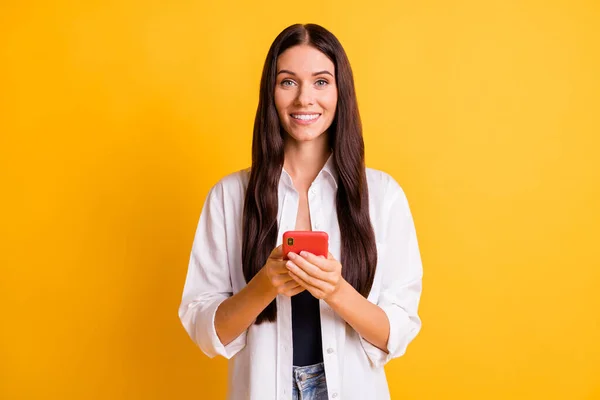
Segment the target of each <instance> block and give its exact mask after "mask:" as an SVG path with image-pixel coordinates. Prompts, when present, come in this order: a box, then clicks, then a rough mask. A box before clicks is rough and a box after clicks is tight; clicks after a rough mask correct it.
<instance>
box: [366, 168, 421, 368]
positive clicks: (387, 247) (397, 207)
mask: <svg viewBox="0 0 600 400" xmlns="http://www.w3.org/2000/svg"><path fill="white" fill-rule="evenodd" d="M387 194H388V195H387V196H385V198H388V199H390V201H389V202H388V201H386V203H385V205H386V206H387V207H386V212H385V213H384V214H382V216H383V218H384V219H386V220H387V223H386V224H387V226H386V227H385V228H384V235H383V238H382V242H383V245H382V246H381V247H382V250H381V251H380V253H379V254H378V255H377V256H378V268H380V267H381V268H383V271H382V272H383V274H382V277H381V278H382V279H381V290H380V293H379V298H378V300H377V305H378V306H379V307H381V309H382V310H383V311H384V312H385V314H386V315H387V317H388V320H389V322H390V336H389V339H388V343H387V350H388V353H386V352H384V351H382V350H380V349H379V348H377V347H376V346H374V345H373V344H371V343H369V342H368V341H366V340H365V339H364V338H362V337H361V338H360V340H361V343H362V346H363V349H364V350H365V352H366V353H367V356H368V357H369V359H370V361H371V362H372V363H373V365H374V366H377V367H381V366H384V365H385V364H387V363H388V362H389V361H390V360H392V359H393V358H397V357H400V356H402V355H403V354H404V353H405V352H406V348H407V347H408V345H409V343H410V342H411V341H412V340H413V339H414V338H415V337H416V336H417V334H418V333H419V331H420V329H421V319H420V318H419V316H418V313H417V309H418V306H419V301H420V297H421V288H422V277H423V267H422V264H421V256H420V252H419V245H418V242H417V234H416V231H415V226H414V222H413V218H412V214H411V212H410V208H409V205H408V201H407V199H406V196H405V194H404V192H403V190H402V189H401V188H400V186H399V185H398V183H397V182H396V181H395V180H393V179H392V178H391V177H390V184H389V186H388V190H387Z"/></svg>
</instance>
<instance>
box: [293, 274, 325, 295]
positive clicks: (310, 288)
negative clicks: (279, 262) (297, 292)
mask: <svg viewBox="0 0 600 400" xmlns="http://www.w3.org/2000/svg"><path fill="white" fill-rule="evenodd" d="M290 276H291V277H292V279H294V280H295V281H296V282H298V284H299V285H300V286H302V287H303V288H304V289H306V290H308V291H309V292H310V293H311V294H312V295H313V296H315V297H317V298H322V297H323V293H324V292H323V291H322V290H320V289H319V288H317V287H314V286H312V285H310V284H309V283H307V282H306V281H304V280H303V279H302V278H300V277H299V276H298V275H296V274H294V273H293V272H291V271H290Z"/></svg>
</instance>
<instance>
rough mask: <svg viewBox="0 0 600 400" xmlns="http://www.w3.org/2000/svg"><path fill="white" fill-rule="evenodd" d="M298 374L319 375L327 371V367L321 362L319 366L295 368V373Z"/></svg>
mask: <svg viewBox="0 0 600 400" xmlns="http://www.w3.org/2000/svg"><path fill="white" fill-rule="evenodd" d="M296 371H297V372H298V373H302V374H318V373H321V372H323V371H325V365H324V364H323V363H322V362H320V363H318V364H313V365H305V366H302V367H298V366H295V365H294V366H293V372H296Z"/></svg>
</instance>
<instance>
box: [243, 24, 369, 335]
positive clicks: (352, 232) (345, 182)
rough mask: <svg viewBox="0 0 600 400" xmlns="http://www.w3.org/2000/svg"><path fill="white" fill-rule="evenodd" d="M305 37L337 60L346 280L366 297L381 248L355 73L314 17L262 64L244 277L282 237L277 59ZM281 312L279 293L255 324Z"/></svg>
mask: <svg viewBox="0 0 600 400" xmlns="http://www.w3.org/2000/svg"><path fill="white" fill-rule="evenodd" d="M299 44H308V45H310V46H313V47H314V48H316V49H317V50H319V51H321V52H322V53H323V54H325V55H326V56H327V57H329V59H331V61H332V62H333V64H334V66H335V78H336V82H337V89H338V102H337V108H336V115H335V117H334V119H333V122H332V124H331V126H330V128H329V146H330V147H331V148H332V149H333V158H334V164H335V168H336V170H337V173H338V189H337V197H336V208H337V215H338V223H339V227H340V234H341V258H342V259H341V260H340V262H341V263H342V265H343V268H342V276H343V277H344V279H346V281H348V282H349V283H350V284H351V285H352V286H353V287H354V288H355V289H356V290H357V291H358V292H359V293H360V294H362V295H363V296H364V297H367V296H368V294H369V292H370V290H371V286H372V285H373V277H374V276H375V268H376V266H377V248H376V245H375V233H374V231H373V227H372V225H371V219H370V217H369V195H368V188H367V177H366V171H365V161H364V142H363V137H362V125H361V122H360V115H359V113H358V105H357V101H356V92H355V89H354V78H353V75H352V69H351V68H350V62H349V61H348V57H347V56H346V53H345V51H344V49H343V48H342V45H341V44H340V42H339V41H338V39H337V38H336V37H335V36H334V35H333V34H332V33H331V32H329V31H328V30H326V29H325V28H323V27H321V26H319V25H315V24H306V25H301V24H296V25H292V26H290V27H288V28H286V29H284V30H283V31H282V32H281V33H280V34H279V35H278V36H277V38H276V39H275V41H274V42H273V44H272V45H271V48H270V49H269V52H268V54H267V59H266V61H265V65H264V68H263V72H262V78H261V82H260V96H259V102H258V109H257V111H256V119H255V120H254V134H253V137H252V168H251V172H250V181H249V183H248V189H247V191H246V199H245V203H244V216H243V235H242V239H243V245H242V264H243V270H244V277H245V278H246V282H249V281H250V280H251V279H252V278H253V277H254V276H255V275H256V274H257V273H258V272H259V271H260V270H261V268H262V267H263V266H264V264H265V262H266V261H267V258H268V257H269V255H270V254H271V251H272V250H273V248H274V247H275V244H276V243H277V231H278V226H277V207H278V205H277V192H278V185H279V178H280V177H281V171H282V168H283V159H284V153H283V142H284V136H283V135H284V132H282V128H281V125H280V122H279V117H278V114H277V109H276V108H275V101H274V91H275V81H276V75H277V58H278V57H279V55H280V54H282V53H283V52H284V51H286V50H287V49H289V48H290V47H292V46H296V45H299ZM276 316H277V306H276V302H275V300H273V302H271V304H269V305H268V306H267V307H266V308H265V309H264V310H263V311H262V312H261V313H260V314H259V316H258V318H257V319H256V323H257V324H260V323H262V322H263V321H270V322H273V321H275V318H276Z"/></svg>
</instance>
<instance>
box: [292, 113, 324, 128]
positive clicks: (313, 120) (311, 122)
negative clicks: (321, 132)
mask: <svg viewBox="0 0 600 400" xmlns="http://www.w3.org/2000/svg"><path fill="white" fill-rule="evenodd" d="M292 114H294V115H314V114H318V115H319V116H318V117H317V118H315V119H311V120H308V121H305V120H301V119H296V118H294V117H292ZM319 118H321V113H317V112H294V113H290V119H291V120H292V121H293V122H294V123H295V124H298V125H310V124H314V123H315V122H317V121H318V120H319Z"/></svg>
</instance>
